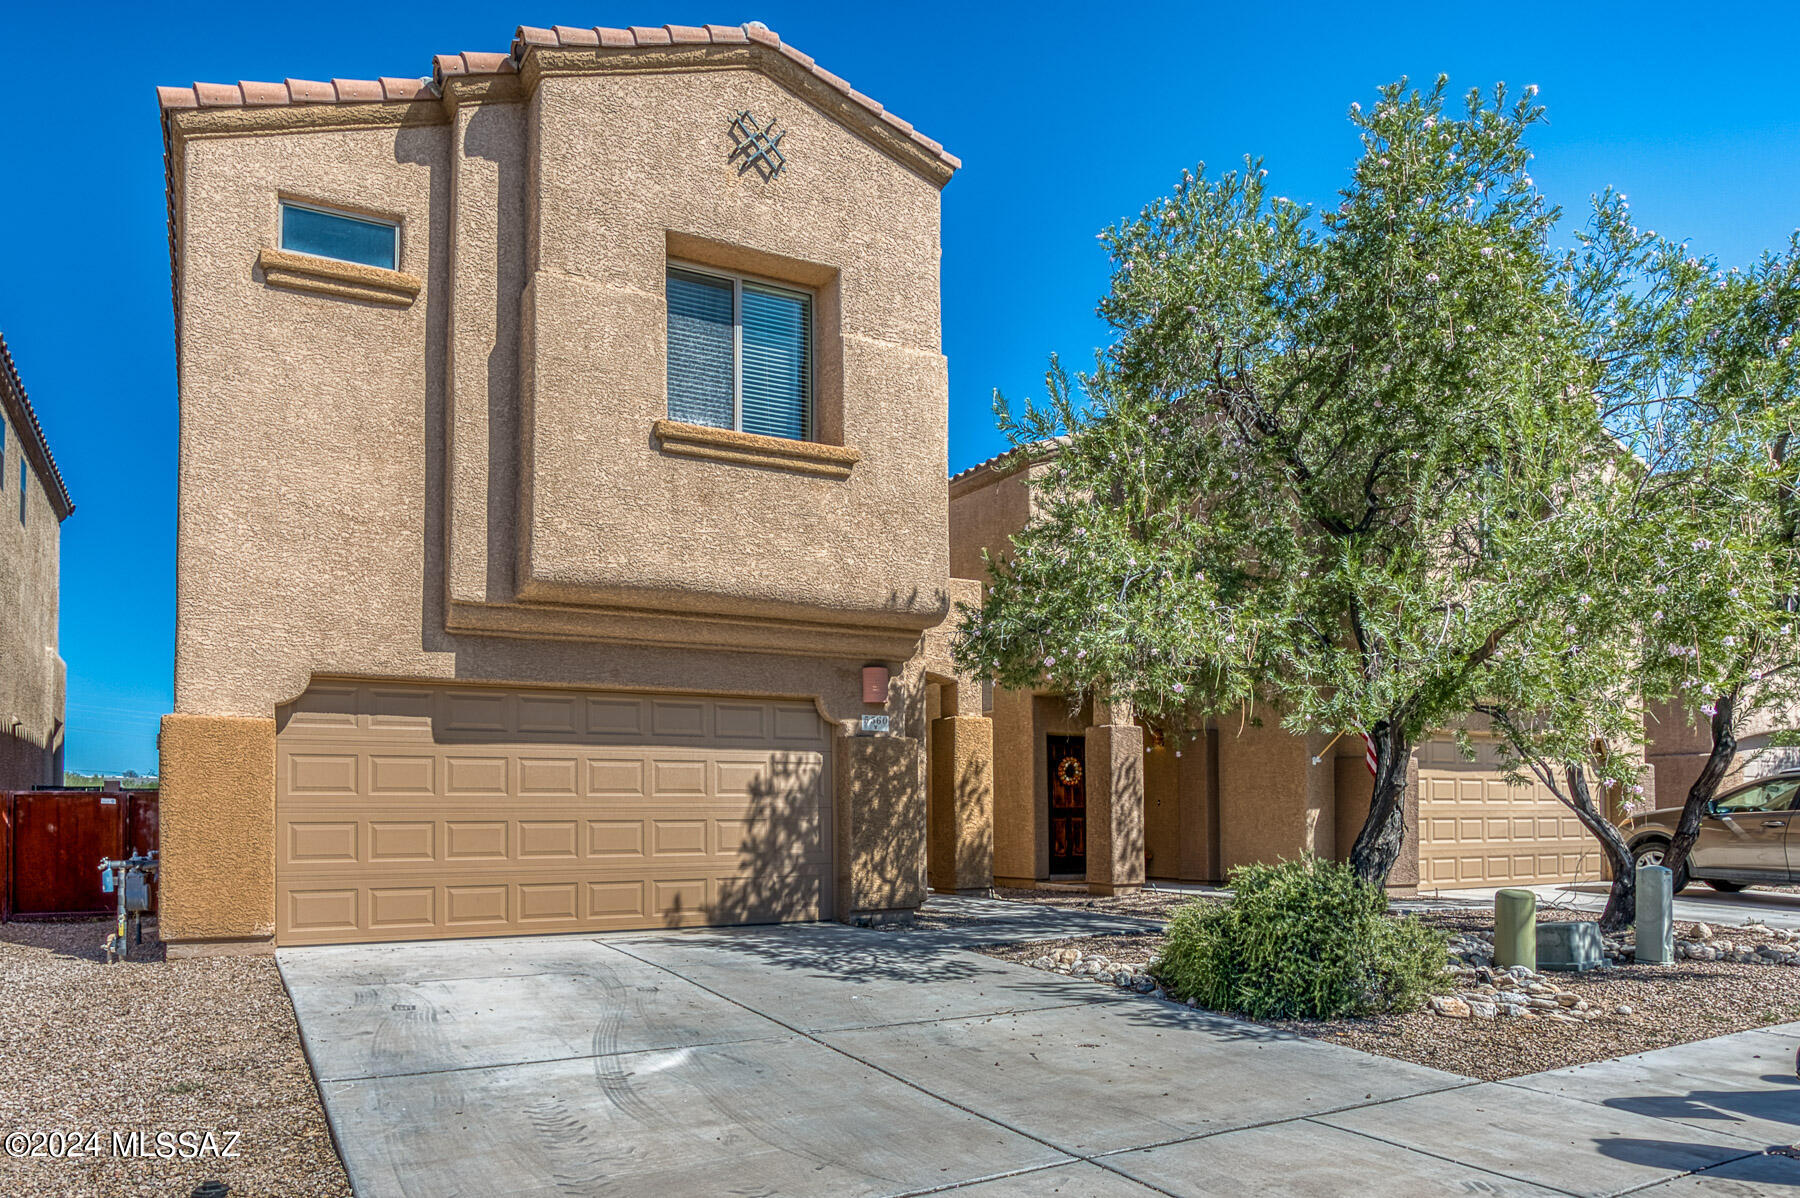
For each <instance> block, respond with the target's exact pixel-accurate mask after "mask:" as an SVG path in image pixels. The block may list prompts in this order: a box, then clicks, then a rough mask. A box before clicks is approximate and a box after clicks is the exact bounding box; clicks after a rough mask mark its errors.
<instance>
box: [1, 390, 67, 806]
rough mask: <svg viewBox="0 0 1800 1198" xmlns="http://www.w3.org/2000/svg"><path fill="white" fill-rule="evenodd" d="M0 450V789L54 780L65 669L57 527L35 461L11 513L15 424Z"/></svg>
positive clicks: (18, 450)
mask: <svg viewBox="0 0 1800 1198" xmlns="http://www.w3.org/2000/svg"><path fill="white" fill-rule="evenodd" d="M0 420H5V421H6V425H7V427H6V430H5V437H4V440H3V441H0V445H3V446H4V450H3V452H0V579H4V584H3V585H0V790H24V789H28V788H30V787H32V786H37V785H59V784H61V782H62V743H63V700H64V688H65V685H66V681H65V678H66V675H65V671H64V667H63V660H62V657H61V656H59V654H58V652H57V603H58V579H59V575H60V571H61V549H62V546H61V530H60V524H59V522H58V520H57V517H56V511H55V509H54V508H53V507H52V506H51V503H50V497H49V495H48V494H47V493H46V492H45V490H44V485H43V482H42V480H41V479H40V478H39V477H38V473H37V470H36V469H35V467H33V468H31V469H28V470H27V471H26V488H25V519H24V521H23V522H21V521H20V520H19V461H20V458H21V456H22V455H23V453H24V449H23V447H22V446H21V444H20V439H19V428H18V425H17V424H15V423H14V422H13V421H12V420H10V419H7V418H6V416H5V414H4V412H0Z"/></svg>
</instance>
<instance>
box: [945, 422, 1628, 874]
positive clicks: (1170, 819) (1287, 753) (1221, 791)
mask: <svg viewBox="0 0 1800 1198" xmlns="http://www.w3.org/2000/svg"><path fill="white" fill-rule="evenodd" d="M1042 469H1043V467H1042V465H1041V464H1034V463H1030V462H1027V461H1025V460H1024V459H1022V458H1020V457H1019V456H1017V455H1014V454H1002V455H1000V456H999V457H996V458H994V459H992V460H990V461H987V462H983V463H982V464H980V465H978V466H974V467H971V468H970V469H968V470H965V471H963V472H961V473H960V474H957V475H956V476H955V477H954V478H952V479H951V480H950V572H951V574H952V575H954V576H955V577H956V578H958V579H985V578H986V577H987V567H986V564H985V559H984V556H983V555H984V553H986V554H988V555H991V556H993V557H995V558H999V557H1003V556H1004V555H1006V554H1007V553H1009V552H1010V550H1011V541H1010V538H1011V537H1012V535H1013V534H1014V533H1016V532H1018V531H1019V530H1020V529H1022V528H1023V527H1024V526H1025V523H1026V521H1027V520H1028V519H1029V518H1030V515H1031V510H1032V479H1033V477H1034V476H1035V475H1036V474H1037V473H1040V472H1041V471H1042ZM991 707H992V711H991V718H992V723H993V729H992V735H993V738H994V797H993V803H994V843H993V860H994V876H995V881H996V883H998V884H1000V885H1015V886H1035V885H1039V884H1042V883H1054V882H1058V881H1069V882H1076V881H1084V882H1086V883H1087V885H1088V887H1089V888H1090V889H1093V890H1100V891H1104V890H1108V889H1111V888H1114V887H1117V886H1119V885H1130V884H1133V883H1136V882H1141V881H1142V880H1144V879H1145V878H1150V879H1169V880H1177V881H1184V882H1216V881H1222V880H1224V878H1225V876H1226V874H1227V873H1228V872H1229V871H1230V870H1231V869H1232V868H1233V867H1234V866H1238V865H1243V864H1247V863H1251V862H1257V861H1274V860H1277V859H1280V858H1284V857H1287V858H1291V857H1295V856H1298V855H1299V854H1300V853H1302V852H1310V853H1316V854H1318V855H1320V856H1327V857H1337V858H1343V857H1346V856H1348V855H1349V852H1350V848H1351V846H1352V845H1353V844H1354V843H1355V841H1356V836H1357V833H1358V832H1359V831H1360V830H1361V828H1362V822H1363V819H1364V817H1365V816H1366V815H1367V813H1368V810H1369V796H1370V793H1371V791H1372V786H1371V781H1372V779H1371V777H1370V774H1369V771H1368V769H1367V767H1366V765H1365V764H1364V761H1363V752H1364V750H1363V744H1362V741H1361V739H1360V738H1359V737H1357V736H1355V735H1346V736H1341V737H1338V738H1337V739H1336V740H1335V742H1333V740H1332V738H1330V737H1326V736H1310V737H1300V736H1294V735H1291V734H1289V733H1287V732H1284V731H1283V730H1282V729H1281V728H1280V727H1278V726H1277V721H1276V720H1275V719H1273V718H1272V717H1271V716H1270V713H1266V712H1265V713H1262V714H1263V715H1264V717H1265V718H1266V719H1267V726H1264V727H1258V726H1256V725H1255V724H1252V723H1249V722H1248V721H1247V720H1245V721H1240V720H1238V719H1234V718H1221V719H1214V720H1210V721H1208V723H1207V726H1206V728H1205V730H1204V732H1203V733H1200V734H1196V735H1192V736H1190V737H1188V738H1186V739H1181V738H1178V737H1177V736H1176V735H1174V734H1173V733H1169V732H1164V731H1160V730H1158V729H1156V728H1153V727H1150V726H1148V725H1145V724H1143V723H1141V722H1139V721H1136V720H1134V719H1132V718H1131V716H1130V714H1129V713H1108V712H1106V711H1104V710H1102V711H1099V712H1096V711H1094V710H1093V708H1092V706H1091V705H1087V706H1083V707H1082V708H1080V709H1079V710H1071V707H1070V703H1069V701H1068V699H1067V697H1066V696H1063V695H1060V694H1052V693H1049V692H1037V691H1034V692H1030V693H1026V692H1012V691H997V692H995V693H994V695H993V696H992V700H991ZM1314 758H1319V759H1320V760H1319V762H1318V764H1314ZM1140 759H1141V760H1140ZM1408 777H1409V786H1408V789H1407V800H1406V823H1407V829H1406V844H1405V848H1404V850H1403V852H1402V856H1401V858H1400V860H1399V862H1398V863H1397V864H1396V865H1395V867H1394V870H1393V872H1392V873H1391V874H1390V875H1389V886H1390V888H1393V889H1395V890H1400V891H1406V890H1410V889H1412V888H1414V887H1419V888H1423V889H1427V890H1430V889H1454V888H1458V887H1479V886H1496V885H1521V884H1532V883H1542V882H1558V881H1565V880H1569V879H1572V878H1576V877H1587V878H1594V877H1598V876H1599V872H1600V856H1599V848H1598V845H1597V844H1596V843H1595V842H1594V840H1593V838H1592V837H1591V836H1589V835H1588V834H1587V833H1586V832H1584V831H1583V830H1582V828H1581V825H1580V823H1579V822H1578V821H1577V820H1576V819H1575V817H1574V815H1573V814H1572V813H1570V812H1569V811H1568V809H1567V808H1565V807H1564V806H1563V805H1562V804H1561V803H1559V802H1558V801H1557V800H1556V799H1555V798H1554V797H1553V796H1551V795H1550V794H1549V793H1548V791H1546V790H1545V789H1544V788H1543V787H1541V786H1536V785H1533V786H1529V787H1525V786H1519V787H1514V786H1508V785H1507V784H1506V782H1505V780H1504V779H1503V778H1502V777H1501V775H1500V772H1499V771H1498V769H1497V768H1496V767H1495V764H1494V751H1493V745H1492V744H1491V742H1485V741H1482V740H1480V739H1478V740H1477V742H1476V760H1475V761H1472V762H1471V761H1467V760H1465V759H1464V758H1463V756H1462V754H1461V753H1460V752H1459V751H1458V749H1457V747H1456V744H1455V742H1454V740H1453V739H1452V738H1451V737H1450V736H1449V735H1447V734H1445V735H1439V736H1435V737H1433V738H1431V739H1430V740H1428V741H1426V742H1425V743H1424V744H1422V745H1420V746H1419V747H1418V748H1417V749H1416V750H1415V752H1414V759H1413V763H1412V765H1411V767H1410V769H1409V775H1408Z"/></svg>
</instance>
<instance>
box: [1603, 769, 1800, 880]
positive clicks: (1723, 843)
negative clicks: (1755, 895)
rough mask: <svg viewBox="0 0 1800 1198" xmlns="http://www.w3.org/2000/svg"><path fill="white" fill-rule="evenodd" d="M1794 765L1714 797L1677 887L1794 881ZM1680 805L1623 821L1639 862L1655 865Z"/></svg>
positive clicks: (1798, 785)
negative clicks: (1790, 768)
mask: <svg viewBox="0 0 1800 1198" xmlns="http://www.w3.org/2000/svg"><path fill="white" fill-rule="evenodd" d="M1797 798H1800V770H1785V771H1782V772H1781V773H1777V774H1771V775H1769V776H1768V777H1765V778H1758V779H1757V780H1756V781H1754V782H1747V783H1745V784H1744V785H1742V786H1739V787H1736V788H1735V789H1732V790H1729V791H1726V792H1725V793H1724V794H1722V795H1720V796H1719V797H1717V798H1715V799H1714V800H1713V801H1712V805H1711V806H1710V807H1708V808H1707V811H1706V815H1705V816H1704V817H1702V819H1701V822H1700V835H1699V837H1698V838H1697V839H1696V840H1695V841H1694V847H1693V850H1692V851H1691V852H1690V853H1689V854H1688V859H1687V864H1686V865H1685V866H1684V867H1683V868H1682V871H1681V873H1680V874H1679V875H1678V876H1677V877H1676V878H1675V889H1676V890H1677V891H1678V892H1679V891H1680V890H1681V889H1682V888H1683V887H1684V886H1686V885H1687V884H1688V883H1689V882H1690V881H1693V880H1694V879H1699V880H1700V881H1702V882H1705V883H1707V884H1708V885H1709V886H1711V887H1712V888H1713V889H1714V890H1721V891H1724V892H1725V893H1727V894H1731V893H1733V892H1735V891H1739V890H1742V889H1743V888H1744V887H1746V886H1754V885H1756V884H1757V883H1759V882H1760V883H1762V884H1763V885H1774V886H1781V885H1786V884H1788V883H1791V882H1797V881H1800V808H1797V807H1796V799H1797ZM1680 818H1681V808H1679V807H1664V808H1660V809H1658V810H1656V811H1646V812H1644V813H1642V814H1640V815H1634V816H1632V817H1631V818H1630V819H1628V820H1626V821H1625V824H1624V832H1625V839H1626V842H1627V843H1628V844H1630V845H1631V855H1632V858H1633V859H1634V860H1635V861H1636V862H1637V863H1638V864H1639V865H1661V864H1662V863H1663V857H1664V855H1665V854H1667V852H1668V850H1669V841H1670V839H1671V838H1672V837H1673V836H1674V835H1675V824H1676V821H1677V820H1679V819H1680Z"/></svg>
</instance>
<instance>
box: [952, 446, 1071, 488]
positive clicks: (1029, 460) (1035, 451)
mask: <svg viewBox="0 0 1800 1198" xmlns="http://www.w3.org/2000/svg"><path fill="white" fill-rule="evenodd" d="M1068 441H1069V439H1068V437H1066V436H1062V437H1050V438H1047V439H1045V440H1043V441H1038V442H1034V443H1033V444H1032V446H1031V448H1030V450H1029V451H1028V452H1027V453H1024V454H1021V452H1020V450H1019V448H1018V447H1017V446H1014V447H1013V448H1011V449H1003V450H1001V451H1000V452H999V453H997V454H995V455H994V456H993V457H991V458H989V459H987V460H986V461H985V462H976V463H975V464H974V465H973V466H966V467H964V468H963V469H961V470H958V471H957V472H956V473H955V474H952V475H951V476H950V480H949V481H951V482H960V481H961V480H963V479H965V478H972V477H973V476H975V475H976V474H979V473H980V472H981V471H983V470H989V469H998V468H1000V467H1001V466H1006V467H1009V469H1008V470H1007V471H1006V473H1008V474H1010V473H1012V469H1016V468H1017V467H1018V466H1023V465H1035V464H1036V463H1038V462H1042V461H1044V460H1045V459H1046V458H1048V457H1050V456H1051V455H1053V454H1054V453H1055V452H1056V451H1057V450H1058V449H1060V448H1062V447H1063V446H1064V445H1066V444H1068Z"/></svg>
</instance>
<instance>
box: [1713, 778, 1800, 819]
mask: <svg viewBox="0 0 1800 1198" xmlns="http://www.w3.org/2000/svg"><path fill="white" fill-rule="evenodd" d="M1797 789H1800V778H1784V779H1782V780H1781V781H1779V782H1765V783H1763V784H1762V785H1761V786H1746V787H1745V788H1744V789H1742V790H1740V791H1738V792H1737V793H1736V794H1730V795H1726V796H1725V797H1724V798H1722V799H1720V800H1719V810H1720V811H1786V810H1787V809H1788V808H1789V807H1790V806H1792V805H1793V802H1794V792H1795V791H1796V790H1797Z"/></svg>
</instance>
